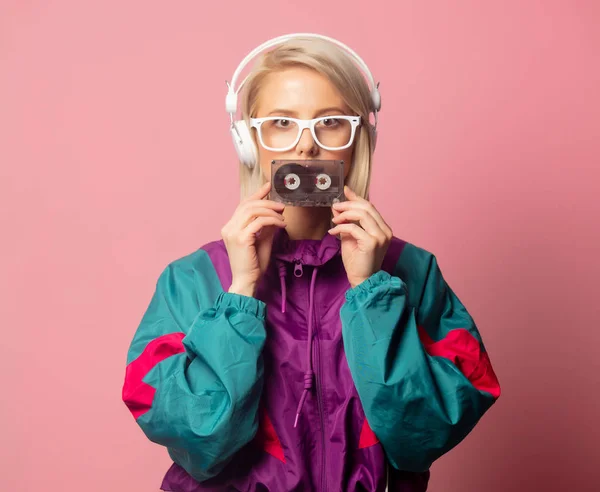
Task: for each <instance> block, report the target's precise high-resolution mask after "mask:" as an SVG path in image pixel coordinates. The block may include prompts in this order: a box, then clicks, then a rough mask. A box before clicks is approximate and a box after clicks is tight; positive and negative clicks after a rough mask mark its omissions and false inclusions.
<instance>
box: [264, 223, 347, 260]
mask: <svg viewBox="0 0 600 492" xmlns="http://www.w3.org/2000/svg"><path fill="white" fill-rule="evenodd" d="M339 252H340V240H339V239H338V238H337V237H335V236H332V235H331V234H326V235H325V237H324V238H323V239H297V240H292V239H290V237H289V236H288V234H287V232H286V231H285V230H284V229H279V230H277V232H276V233H275V237H274V238H273V250H272V255H273V257H274V258H276V259H278V260H281V261H286V262H289V263H295V262H301V263H302V264H304V265H310V266H321V265H324V264H325V263H327V262H328V261H329V260H331V259H332V258H333V257H335V256H336V255H338V254H339Z"/></svg>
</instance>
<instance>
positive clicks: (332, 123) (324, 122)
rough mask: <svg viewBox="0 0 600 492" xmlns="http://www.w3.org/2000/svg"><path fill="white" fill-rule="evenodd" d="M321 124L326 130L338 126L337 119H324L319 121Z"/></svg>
mask: <svg viewBox="0 0 600 492" xmlns="http://www.w3.org/2000/svg"><path fill="white" fill-rule="evenodd" d="M321 124H322V125H323V126H324V127H326V128H332V127H334V126H336V125H337V124H338V120H337V118H326V119H324V120H321Z"/></svg>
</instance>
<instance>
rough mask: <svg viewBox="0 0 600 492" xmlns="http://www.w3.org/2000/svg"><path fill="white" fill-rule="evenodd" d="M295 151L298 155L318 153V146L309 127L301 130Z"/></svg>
mask: <svg viewBox="0 0 600 492" xmlns="http://www.w3.org/2000/svg"><path fill="white" fill-rule="evenodd" d="M296 153H297V154H298V155H310V156H315V155H317V154H318V153H319V146H318V144H317V142H315V139H314V138H313V136H312V133H311V132H310V129H309V128H305V129H304V130H302V134H301V135H300V141H299V142H298V145H296Z"/></svg>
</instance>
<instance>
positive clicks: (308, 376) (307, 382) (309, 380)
mask: <svg viewBox="0 0 600 492" xmlns="http://www.w3.org/2000/svg"><path fill="white" fill-rule="evenodd" d="M317 271H318V267H316V266H315V267H314V268H313V272H312V278H311V280H310V291H309V301H308V343H307V349H306V366H307V370H306V372H305V373H304V391H303V392H302V397H301V398H300V403H299V404H298V410H296V419H295V420H294V427H296V425H297V424H298V418H299V417H300V412H302V407H303V406H304V402H305V401H306V397H307V396H308V392H309V391H310V390H311V388H312V384H313V376H314V373H313V370H312V342H313V311H314V297H315V281H316V279H317Z"/></svg>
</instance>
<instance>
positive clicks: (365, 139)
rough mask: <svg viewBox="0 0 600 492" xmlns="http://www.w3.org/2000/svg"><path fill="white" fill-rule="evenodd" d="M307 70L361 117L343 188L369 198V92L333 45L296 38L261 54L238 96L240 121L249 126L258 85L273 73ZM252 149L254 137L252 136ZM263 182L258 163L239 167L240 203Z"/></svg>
mask: <svg viewBox="0 0 600 492" xmlns="http://www.w3.org/2000/svg"><path fill="white" fill-rule="evenodd" d="M298 66H301V67H306V68H309V69H312V70H315V71H316V72H318V73H319V74H321V75H323V76H325V77H326V78H327V79H328V80H329V81H330V82H331V83H332V84H333V86H334V87H335V88H336V89H337V90H338V92H339V93H340V95H341V96H342V98H343V100H344V102H345V103H346V104H347V105H348V107H349V108H350V109H351V110H352V111H354V112H355V113H356V114H357V115H358V116H360V117H361V126H360V127H359V128H358V131H357V134H356V137H355V141H354V151H353V157H352V165H351V167H350V172H349V174H348V177H347V179H346V184H347V185H348V186H349V187H350V188H352V189H353V190H354V191H355V192H356V193H357V194H358V195H359V196H361V197H363V198H366V199H368V198H369V186H370V181H371V166H372V161H373V140H372V128H373V125H372V124H371V122H370V119H369V114H370V112H371V108H372V102H371V91H370V89H369V86H368V84H367V82H366V80H365V77H364V75H363V74H362V72H361V71H360V69H359V68H358V67H357V66H356V65H355V64H354V62H353V60H352V58H351V57H350V55H348V54H347V53H346V51H344V50H343V49H341V48H339V47H338V46H336V45H335V44H333V43H331V42H329V41H325V40H321V39H313V38H296V39H293V40H290V41H286V42H285V43H282V44H280V45H278V46H277V47H276V48H274V49H273V50H271V51H268V52H266V53H263V54H262V55H261V56H260V57H259V58H258V60H257V62H256V64H255V65H254V67H253V69H252V71H251V72H250V74H249V76H248V79H247V80H246V83H245V84H244V87H243V88H242V92H241V94H240V95H241V108H242V118H243V119H244V120H246V123H247V124H249V119H250V117H252V116H255V112H256V108H257V105H258V96H259V93H260V88H261V83H262V81H263V80H264V78H265V77H266V76H267V75H268V74H269V73H272V72H275V71H279V70H283V69H286V68H289V67H298ZM252 138H253V139H254V143H255V145H257V142H256V134H255V132H252ZM264 182H265V177H264V175H263V172H262V170H261V167H260V165H259V163H257V164H256V166H254V168H252V169H250V168H248V167H247V166H245V165H243V164H240V185H241V190H240V191H241V197H242V199H244V198H246V197H248V196H249V195H252V194H253V193H254V192H255V191H256V190H258V188H259V187H260V186H261V185H262V184H263V183H264Z"/></svg>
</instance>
